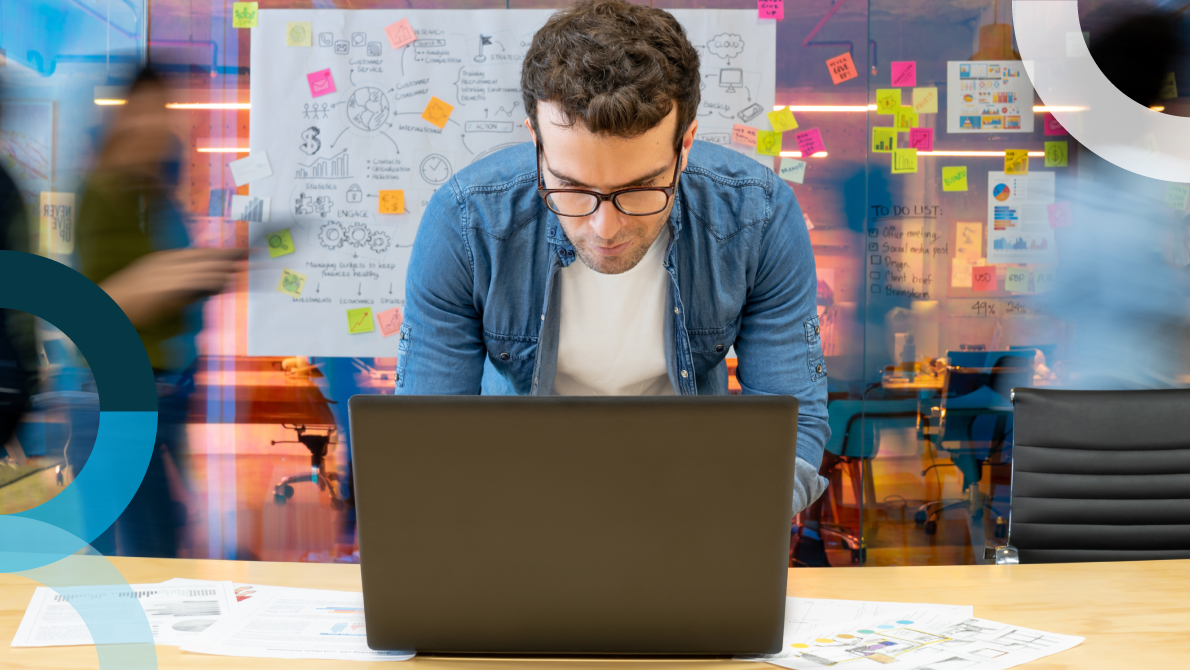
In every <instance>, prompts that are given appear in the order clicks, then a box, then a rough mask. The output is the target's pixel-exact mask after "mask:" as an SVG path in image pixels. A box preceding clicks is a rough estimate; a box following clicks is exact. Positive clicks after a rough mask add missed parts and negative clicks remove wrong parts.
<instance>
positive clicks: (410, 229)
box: [245, 9, 776, 357]
mask: <svg viewBox="0 0 1190 670" xmlns="http://www.w3.org/2000/svg"><path fill="white" fill-rule="evenodd" d="M552 13H553V10H535V9H534V10H531V9H513V10H507V9H495V10H437V9H436V10H295V9H279V10H273V9H270V10H261V11H260V14H259V17H260V18H259V24H258V26H257V27H256V28H254V29H252V51H251V53H252V58H251V66H252V77H251V96H252V98H251V99H252V114H251V121H250V127H249V133H250V150H251V155H253V156H256V155H258V154H260V153H262V152H264V153H267V155H268V159H269V164H270V166H271V168H272V175H271V176H268V177H265V178H262V179H257V180H255V181H253V182H251V184H250V186H249V192H250V195H251V198H252V200H250V201H246V204H248V205H250V206H248V207H246V209H245V211H252V212H257V213H259V212H260V210H261V208H262V207H264V208H267V213H266V214H265V215H255V216H253V218H259V219H261V220H260V221H249V222H248V231H249V241H250V244H251V245H252V246H253V247H254V249H256V251H254V252H253V255H252V258H251V263H250V270H249V272H248V285H249V292H248V355H250V356H299V355H300V356H348V357H374V356H395V355H396V351H397V342H396V341H397V338H396V337H392V336H386V335H385V334H384V333H383V332H382V330H381V328H380V327H379V324H376V327H374V328H373V329H372V331H371V332H363V333H359V332H357V333H354V334H353V333H351V332H349V328H350V327H351V326H355V327H356V328H355V329H356V330H360V328H358V326H359V323H358V322H356V323H353V324H351V325H349V321H348V315H347V310H351V309H359V308H363V307H371V308H372V310H373V313H374V314H378V313H383V312H385V311H387V310H390V309H392V308H394V307H397V308H399V309H401V310H403V309H404V304H405V298H404V295H405V270H406V268H407V267H408V263H409V255H410V252H411V249H412V246H413V241H414V237H415V236H416V234H417V227H418V223H419V222H420V220H421V216H422V213H423V212H424V211H425V208H426V205H427V204H428V202H429V200H430V196H431V195H433V193H434V191H435V190H437V189H438V188H440V187H441V186H443V185H444V184H446V183H447V181H448V180H449V179H450V177H451V176H452V175H454V174H455V172H457V171H458V170H461V169H462V168H464V167H466V166H467V165H470V164H471V163H473V162H475V161H477V160H480V159H481V158H483V157H485V156H488V155H491V154H492V153H495V152H497V151H500V150H501V149H504V148H506V147H509V146H512V145H514V144H518V143H521V142H527V141H529V132H528V130H527V129H526V128H525V127H524V120H525V113H524V106H523V103H522V102H521V93H520V73H521V61H522V59H523V58H524V53H525V51H526V50H527V49H528V47H529V44H530V42H531V40H532V39H533V34H534V33H535V32H536V31H537V29H538V28H540V27H541V26H542V25H543V24H544V23H545V21H546V20H547V19H548V18H549V16H550V15H551V14H552ZM672 13H673V15H674V16H675V17H677V19H678V20H679V21H680V22H681V23H682V25H683V26H684V27H685V28H686V31H687V33H688V35H689V37H690V41H691V43H692V44H693V45H694V46H695V47H696V48H697V49H698V51H699V55H700V56H701V58H702V75H703V78H702V83H703V86H702V104H701V105H700V107H699V110H698V121H699V128H698V138H699V139H702V140H705V141H709V142H714V143H716V144H723V145H730V141H731V129H732V125H733V124H735V123H743V124H746V125H751V126H755V127H757V128H760V129H762V130H767V129H769V128H770V126H769V124H768V119H767V117H766V116H764V112H767V111H771V110H772V109H773V101H774V98H775V91H774V69H775V56H776V30H775V23H774V22H773V21H762V20H760V19H758V18H757V15H756V11H755V10H674V11H673V12H672ZM401 19H407V20H408V21H409V23H410V25H411V26H412V27H413V29H414V30H415V31H416V33H417V38H418V39H417V41H415V42H413V43H412V44H410V45H408V46H404V47H401V48H399V49H395V50H394V49H393V48H392V47H391V45H390V42H389V40H388V38H387V36H386V33H385V31H384V28H385V27H386V26H390V25H392V24H394V23H396V22H398V21H400V20H401ZM303 22H309V23H310V28H311V31H310V32H311V35H310V42H311V43H312V46H287V40H286V36H287V34H289V35H291V36H292V35H298V36H302V35H303V33H302V31H301V30H300V29H299V30H298V31H296V32H287V31H288V30H289V29H290V28H292V27H293V26H290V24H291V23H303ZM327 69H329V70H330V71H331V75H332V77H333V80H334V86H335V92H334V93H330V94H326V95H322V96H318V97H314V96H313V94H312V92H311V88H310V85H309V84H308V80H307V75H308V74H311V73H318V72H321V71H323V70H327ZM431 96H435V97H437V98H439V99H441V100H443V101H445V102H447V103H448V104H450V105H453V107H454V109H453V111H452V113H451V116H450V119H449V121H447V123H446V126H445V128H442V129H439V128H438V127H436V126H434V125H432V124H431V123H429V122H428V121H426V120H423V119H422V113H423V111H424V110H425V108H426V105H427V104H428V103H429V102H430V99H431ZM730 146H732V148H733V149H735V150H737V151H740V152H741V153H745V154H748V155H755V149H754V148H751V147H743V146H740V145H730ZM758 160H760V162H761V163H763V164H765V165H769V166H771V161H772V158H771V157H769V156H760V157H758ZM381 190H386V191H387V190H401V191H404V197H405V213H403V214H380V213H379V209H380V208H379V202H380V201H379V196H380V191H381ZM283 230H288V231H289V233H290V239H291V240H292V248H293V251H292V252H291V253H287V254H285V255H281V256H278V257H275V258H274V257H271V256H270V254H269V252H268V242H267V241H266V239H269V240H275V239H279V238H278V237H276V236H273V235H270V234H271V233H278V232H280V231H283ZM285 248H286V249H288V247H287V246H286V247H285ZM286 270H288V271H289V272H290V273H297V274H298V275H304V276H305V278H306V280H305V283H304V284H301V285H299V284H297V283H296V280H293V279H292V274H291V276H290V277H287V279H286V281H285V282H284V283H282V281H281V280H282V276H283V274H285V271H286ZM299 286H300V297H295V293H297V292H298V291H296V290H295V289H296V288H298V287H299ZM283 288H284V289H287V290H288V291H289V293H286V292H282V290H281V289H283ZM353 316H357V317H358V313H355V314H354V315H353Z"/></svg>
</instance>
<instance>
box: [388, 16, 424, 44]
mask: <svg viewBox="0 0 1190 670" xmlns="http://www.w3.org/2000/svg"><path fill="white" fill-rule="evenodd" d="M384 34H385V35H388V43H389V44H391V45H393V48H394V49H400V48H401V47H403V46H405V45H406V44H412V43H413V42H416V41H417V33H415V32H414V31H413V26H411V25H409V19H401V20H400V21H397V22H396V23H394V24H392V25H391V26H388V27H387V28H385V29H384Z"/></svg>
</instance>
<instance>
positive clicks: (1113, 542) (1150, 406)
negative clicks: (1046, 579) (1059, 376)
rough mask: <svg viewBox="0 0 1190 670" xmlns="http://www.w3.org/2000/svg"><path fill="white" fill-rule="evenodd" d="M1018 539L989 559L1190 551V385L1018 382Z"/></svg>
mask: <svg viewBox="0 0 1190 670" xmlns="http://www.w3.org/2000/svg"><path fill="white" fill-rule="evenodd" d="M1013 406H1014V408H1015V414H1016V431H1015V432H1016V435H1015V444H1014V452H1015V453H1014V458H1013V462H1012V513H1011V516H1010V517H1009V527H1008V543H1007V544H1005V545H1002V546H999V547H995V546H988V547H987V548H986V550H985V554H984V555H985V557H986V558H989V559H991V558H993V557H994V558H995V559H996V563H997V564H1005V563H1009V564H1010V563H1016V562H1018V561H1019V562H1020V563H1066V562H1083V561H1136V560H1155V559H1170V558H1190V437H1188V436H1190V411H1188V410H1190V389H1172V390H1161V391H1057V390H1040V389H1017V390H1016V392H1015V394H1014V397H1013Z"/></svg>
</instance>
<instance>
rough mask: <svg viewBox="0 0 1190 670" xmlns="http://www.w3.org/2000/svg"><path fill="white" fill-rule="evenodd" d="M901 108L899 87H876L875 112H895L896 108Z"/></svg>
mask: <svg viewBox="0 0 1190 670" xmlns="http://www.w3.org/2000/svg"><path fill="white" fill-rule="evenodd" d="M900 108H901V89H899V88H878V89H876V113H877V114H896V113H897V110H898V109H900Z"/></svg>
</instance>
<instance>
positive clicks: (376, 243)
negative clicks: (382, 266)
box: [368, 230, 389, 254]
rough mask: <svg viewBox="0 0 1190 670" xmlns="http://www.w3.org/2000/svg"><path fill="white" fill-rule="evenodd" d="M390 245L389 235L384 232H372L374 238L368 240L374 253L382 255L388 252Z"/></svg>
mask: <svg viewBox="0 0 1190 670" xmlns="http://www.w3.org/2000/svg"><path fill="white" fill-rule="evenodd" d="M388 245H389V239H388V233H386V232H384V231H383V230H373V231H372V237H371V239H369V240H368V247H369V248H371V249H372V251H374V252H376V253H378V254H382V253H384V252H386V251H388Z"/></svg>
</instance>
